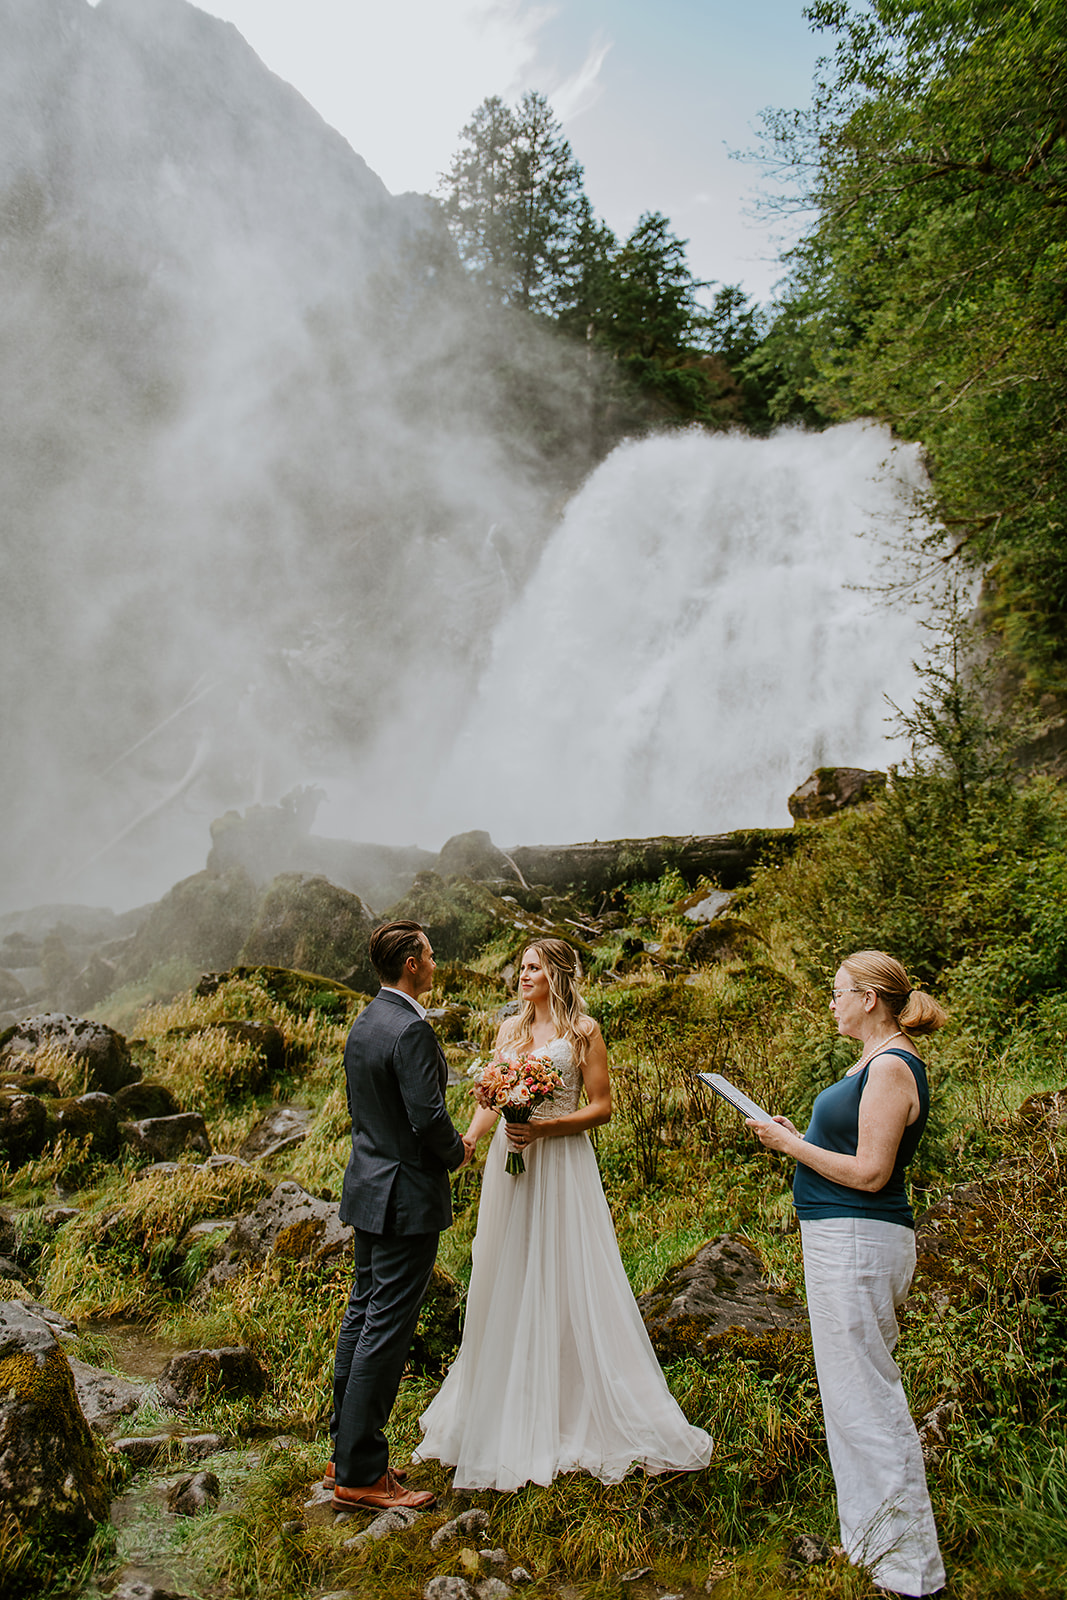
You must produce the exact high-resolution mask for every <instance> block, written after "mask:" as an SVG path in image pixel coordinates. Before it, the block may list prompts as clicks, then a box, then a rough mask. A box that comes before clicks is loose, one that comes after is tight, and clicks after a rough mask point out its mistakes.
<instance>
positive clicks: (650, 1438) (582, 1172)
mask: <svg viewBox="0 0 1067 1600" xmlns="http://www.w3.org/2000/svg"><path fill="white" fill-rule="evenodd" d="M505 1138H506V1136H505V1125H504V1123H503V1121H501V1122H500V1124H499V1125H498V1127H497V1130H496V1133H495V1134H494V1136H493V1140H492V1143H491V1145H490V1147H489V1154H488V1157H487V1159H486V1166H485V1175H484V1178H483V1181H482V1197H481V1205H480V1209H479V1214H478V1231H477V1235H476V1237H475V1240H474V1249H473V1260H472V1270H471V1283H470V1292H469V1294H468V1297H467V1309H466V1317H465V1321H464V1325H463V1340H462V1344H461V1346H460V1351H459V1355H458V1356H457V1357H456V1360H455V1361H454V1363H453V1364H452V1367H451V1368H450V1370H449V1373H448V1376H447V1377H446V1378H445V1381H444V1383H443V1385H442V1386H441V1388H440V1390H439V1391H438V1393H437V1395H436V1396H435V1398H434V1400H433V1401H432V1403H431V1404H430V1406H429V1407H428V1408H427V1410H426V1411H425V1412H424V1413H423V1416H422V1417H421V1419H420V1425H421V1427H422V1429H423V1434H424V1437H423V1440H422V1443H421V1444H420V1445H419V1448H418V1456H419V1458H421V1459H426V1458H433V1459H436V1460H439V1461H443V1462H447V1463H450V1464H452V1465H454V1466H455V1469H456V1472H455V1478H454V1484H455V1487H456V1488H457V1489H517V1488H518V1487H519V1486H520V1484H523V1483H526V1482H528V1481H532V1482H534V1483H542V1484H548V1483H551V1482H552V1479H553V1478H555V1477H556V1476H557V1475H558V1474H559V1473H562V1472H579V1471H585V1472H588V1473H591V1474H592V1475H593V1476H594V1477H596V1478H599V1479H601V1480H602V1481H603V1482H604V1483H617V1482H618V1481H619V1480H620V1479H621V1478H623V1477H625V1475H626V1473H627V1472H629V1471H630V1470H631V1469H632V1468H634V1467H640V1468H642V1469H643V1470H644V1471H645V1472H650V1473H655V1472H669V1471H672V1470H673V1471H688V1472H692V1471H696V1470H698V1469H699V1468H701V1467H706V1466H707V1464H708V1462H709V1460H710V1459H711V1450H712V1443H711V1439H710V1438H709V1436H708V1435H707V1434H706V1433H705V1432H704V1431H703V1430H702V1429H701V1428H694V1427H691V1426H690V1425H689V1423H688V1422H687V1421H686V1419H685V1417H684V1416H683V1414H682V1412H681V1410H680V1408H679V1406H678V1404H677V1402H676V1401H675V1400H674V1399H673V1397H672V1396H671V1393H670V1390H669V1389H668V1388H667V1384H666V1381H665V1379H664V1377H663V1373H662V1371H661V1369H660V1365H659V1362H658V1361H657V1359H656V1355H655V1352H654V1350H653V1349H652V1345H651V1343H650V1342H649V1338H648V1334H647V1333H646V1331H645V1325H644V1323H643V1322H642V1320H641V1314H640V1312H639V1311H638V1309H637V1304H636V1302H635V1300H634V1297H633V1293H632V1291H631V1289H630V1285H629V1282H628V1281H627V1278H626V1274H625V1272H624V1271H623V1266H622V1260H621V1258H620V1256H619V1247H618V1244H617V1243H616V1239H615V1229H614V1226H613V1224H612V1220H611V1213H610V1211H609V1210H608V1205H607V1201H606V1200H605V1198H604V1190H603V1187H602V1185H601V1182H600V1173H599V1171H598V1169H597V1164H596V1156H595V1154H594V1151H593V1148H592V1145H591V1144H590V1142H589V1138H588V1136H587V1135H586V1134H585V1133H581V1134H572V1135H566V1136H564V1137H561V1138H555V1139H539V1140H537V1141H536V1143H534V1144H532V1145H531V1146H529V1147H528V1148H527V1150H526V1151H525V1160H526V1172H525V1173H524V1174H522V1175H521V1176H519V1177H512V1176H510V1175H509V1174H508V1173H506V1172H505V1171H504V1159H505V1154H506V1150H505Z"/></svg>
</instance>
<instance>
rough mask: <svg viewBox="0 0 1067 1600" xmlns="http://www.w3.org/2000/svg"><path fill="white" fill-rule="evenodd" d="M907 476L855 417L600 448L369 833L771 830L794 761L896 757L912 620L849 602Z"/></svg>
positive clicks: (858, 592)
mask: <svg viewBox="0 0 1067 1600" xmlns="http://www.w3.org/2000/svg"><path fill="white" fill-rule="evenodd" d="M922 484H923V474H922V467H921V463H920V461H919V456H918V451H917V448H916V447H913V446H906V445H899V444H898V445H894V444H893V442H892V440H891V438H890V436H889V434H888V432H887V430H885V429H884V428H881V427H879V426H875V425H872V424H861V423H852V424H847V425H844V426H839V427H835V428H832V429H830V430H828V431H827V432H825V433H821V434H811V433H805V432H802V431H799V430H786V431H783V432H781V433H779V434H777V435H775V436H774V437H772V438H770V439H756V438H751V437H746V436H742V435H709V434H707V433H703V432H700V431H697V430H694V431H691V432H686V433H681V434H674V435H667V436H660V437H656V438H652V439H648V440H644V441H640V442H632V443H628V444H624V445H622V446H620V447H619V448H618V449H616V450H615V451H614V453H613V454H612V455H611V456H610V457H609V458H608V460H606V461H605V462H604V463H603V464H602V465H601V466H600V468H599V469H598V470H597V471H596V472H595V473H593V474H592V476H591V477H590V479H589V481H588V482H587V483H586V484H585V486H584V487H583V489H582V490H581V491H580V492H579V493H578V494H577V495H576V497H575V498H574V499H573V500H572V502H571V503H570V505H569V506H568V507H567V509H566V512H565V514H564V515H563V517H562V520H561V521H560V523H559V526H558V528H557V529H556V530H555V532H554V534H553V535H552V536H551V537H550V539H549V541H548V542H547V544H546V546H545V548H544V551H543V553H542V555H541V558H540V561H539V562H538V564H537V566H536V567H535V569H534V571H533V573H532V575H531V577H530V578H529V580H528V581H527V583H526V584H525V586H524V588H523V591H522V593H521V594H520V595H519V596H518V597H517V598H516V600H515V601H514V603H513V604H512V606H511V607H510V609H509V610H508V611H507V612H506V613H505V614H504V616H503V617H502V619H501V620H500V622H499V623H498V624H497V626H496V627H495V629H494V630H493V631H492V633H491V635H490V636H489V637H488V638H487V640H486V648H485V654H484V661H483V665H482V668H481V673H480V677H479V681H478V683H477V687H476V690H475V692H474V694H473V696H472V698H471V702H470V704H469V706H468V707H467V708H466V711H465V713H464V715H463V718H462V722H461V726H460V730H459V733H458V736H457V737H456V738H455V741H454V744H453V747H452V751H451V754H450V755H449V757H448V758H447V759H446V760H445V761H444V763H443V764H442V766H441V768H440V770H439V772H438V775H437V778H436V780H435V781H432V782H430V783H424V784H423V785H422V786H421V788H420V786H419V784H418V783H417V782H413V784H412V786H411V787H410V788H409V787H408V784H407V782H406V781H404V780H398V781H397V782H396V784H395V788H394V792H393V793H392V794H383V795H382V796H381V808H380V810H379V819H380V822H379V828H378V833H379V834H384V832H385V831H387V830H388V831H389V832H390V833H391V834H392V835H393V836H395V837H399V836H402V835H403V834H404V833H405V831H407V832H408V833H418V834H420V835H421V837H422V839H423V841H424V842H430V836H431V835H432V836H434V837H435V838H437V837H440V838H443V837H444V836H445V835H446V834H447V833H449V832H451V831H453V830H458V829H463V828H472V827H487V828H489V829H490V831H491V832H492V833H493V836H494V837H495V838H496V839H497V840H499V841H500V842H501V843H505V844H510V843H513V842H518V841H522V842H529V843H562V842H566V841H574V840H579V839H592V838H612V837H625V836H641V835H648V834H653V833H690V832H710V831H718V830H720V829H727V828H733V827H742V826H757V825H787V824H788V822H789V815H788V811H787V809H786V798H787V796H788V795H789V793H790V792H791V791H792V790H793V789H794V788H795V787H796V786H797V784H798V783H800V782H801V781H802V780H803V779H804V778H805V777H807V775H808V774H809V773H810V772H811V771H812V770H813V769H814V768H815V767H816V766H821V765H829V764H836V765H849V766H881V767H884V766H885V765H886V763H887V762H888V761H890V760H892V759H896V758H899V757H900V756H901V754H902V753H903V749H902V747H901V745H900V743H899V742H894V741H893V740H892V739H891V738H889V737H888V735H889V732H890V730H889V726H888V721H887V719H889V718H890V717H891V712H890V708H889V707H888V706H887V703H886V697H887V696H888V697H889V698H890V699H891V700H893V701H894V702H895V703H896V704H898V705H902V706H903V705H907V704H909V703H910V701H911V698H912V696H913V693H914V669H913V666H912V663H913V661H914V660H915V659H916V658H917V657H918V656H919V654H920V652H921V636H920V626H919V617H918V616H917V614H916V612H915V610H914V609H912V608H911V607H910V606H908V605H907V604H905V603H902V602H900V601H894V602H892V603H886V601H885V600H884V598H882V597H880V596H879V595H878V594H877V593H875V592H872V590H873V589H875V588H876V587H877V586H878V585H879V584H880V583H884V582H885V578H886V572H885V562H886V550H887V545H886V543H885V540H884V536H885V535H886V534H887V533H892V532H893V531H896V532H898V533H899V531H900V528H901V526H902V522H903V520H904V518H905V517H906V516H907V515H908V514H909V512H910V510H911V508H912V505H913V500H914V494H915V491H916V490H917V489H920V488H921V487H922ZM395 758H396V753H395V751H394V752H393V760H394V762H395ZM394 770H395V767H394ZM364 792H365V791H364ZM367 820H368V821H370V820H371V819H370V818H367Z"/></svg>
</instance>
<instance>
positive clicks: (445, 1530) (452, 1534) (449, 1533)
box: [430, 1506, 489, 1550]
mask: <svg viewBox="0 0 1067 1600" xmlns="http://www.w3.org/2000/svg"><path fill="white" fill-rule="evenodd" d="M488 1527H489V1513H488V1511H483V1510H482V1509H481V1507H480V1506H472V1507H471V1509H470V1510H469V1511H461V1512H460V1514H459V1516H458V1517H453V1518H452V1520H451V1522H445V1523H443V1524H442V1526H441V1527H440V1528H438V1529H437V1531H436V1533H435V1534H434V1535H433V1537H432V1538H431V1540H430V1549H431V1550H440V1548H441V1546H442V1545H443V1544H448V1543H449V1541H450V1540H452V1539H455V1538H456V1537H457V1535H459V1534H461V1533H465V1534H468V1535H470V1534H472V1533H485V1531H486V1530H487V1528H488Z"/></svg>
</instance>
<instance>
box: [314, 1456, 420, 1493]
mask: <svg viewBox="0 0 1067 1600" xmlns="http://www.w3.org/2000/svg"><path fill="white" fill-rule="evenodd" d="M390 1471H391V1472H392V1474H393V1477H394V1478H395V1479H396V1481H397V1483H406V1482H407V1476H408V1472H407V1468H406V1467H392V1468H390ZM336 1476H337V1474H336V1471H335V1469H334V1464H333V1462H332V1461H327V1463H326V1465H325V1467H324V1468H323V1473H322V1487H323V1488H324V1489H332V1488H333V1486H334V1481H335V1479H336Z"/></svg>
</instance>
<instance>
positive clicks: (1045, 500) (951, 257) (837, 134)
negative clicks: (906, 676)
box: [749, 0, 1067, 686]
mask: <svg viewBox="0 0 1067 1600" xmlns="http://www.w3.org/2000/svg"><path fill="white" fill-rule="evenodd" d="M808 15H809V17H810V18H811V20H812V21H813V23H814V24H815V26H816V27H818V28H821V29H824V30H826V31H828V32H829V33H831V34H832V35H833V36H834V40H835V54H834V59H833V61H832V63H829V64H827V65H829V69H830V70H829V72H828V74H827V77H826V79H825V80H824V81H822V82H820V83H819V84H818V85H817V87H816V92H815V98H814V103H813V106H812V109H811V111H810V112H805V113H800V112H780V113H776V114H773V115H771V116H770V117H769V118H768V134H769V138H770V154H771V157H772V159H773V160H774V161H776V162H777V163H778V164H779V167H780V170H782V171H784V172H785V174H786V175H787V176H788V178H789V180H790V182H791V183H792V186H793V189H794V191H795V194H796V201H797V203H801V204H803V205H805V206H807V207H810V208H813V209H814V211H815V213H816V220H815V222H814V224H813V225H812V227H811V228H810V229H809V231H808V233H807V236H806V238H805V239H804V240H803V241H802V243H801V244H800V246H798V248H797V250H796V251H795V252H794V256H793V279H792V284H791V287H790V291H789V295H788V298H787V300H786V303H785V305H784V307H783V308H782V309H781V311H780V314H779V317H778V319H777V321H776V323H775V328H774V330H773V331H772V335H771V336H770V338H769V340H768V343H767V346H766V347H765V348H764V349H762V350H761V351H758V352H757V353H756V355H755V356H754V357H753V358H751V362H750V366H749V371H750V372H751V373H752V374H753V375H754V376H758V377H759V378H761V379H762V381H764V382H765V383H766V384H768V385H769V389H770V401H769V405H770V410H771V414H772V416H777V417H783V416H786V415H788V414H790V412H791V411H795V410H796V409H797V408H798V407H802V406H803V405H805V404H806V405H813V406H815V407H816V408H817V409H818V410H819V411H820V412H821V413H822V415H824V416H827V417H831V418H833V417H843V416H872V415H873V416H876V417H879V418H883V419H884V420H886V421H887V422H889V423H890V424H891V425H892V426H893V428H894V429H895V430H896V431H897V433H899V434H901V435H902V436H904V437H905V438H910V439H918V440H921V441H922V443H923V445H924V447H925V449H926V452H927V457H928V462H929V466H930V469H931V473H932V477H933V485H934V492H933V500H932V505H931V507H930V508H929V509H931V510H932V511H933V512H934V513H935V514H936V515H937V516H938V517H939V518H940V519H941V521H942V522H943V524H944V526H945V527H946V528H947V529H948V531H949V534H950V536H951V538H952V541H953V545H954V548H955V552H956V553H957V554H961V555H963V556H964V557H965V558H966V559H968V560H970V561H972V562H973V563H975V564H978V565H981V566H986V567H988V566H990V565H992V568H993V577H994V579H995V586H996V596H997V598H996V604H995V607H994V609H993V611H992V616H993V618H994V620H995V621H996V623H997V625H998V626H999V627H1000V628H1001V629H1002V631H1003V632H1004V634H1005V636H1006V638H1007V640H1008V643H1009V644H1010V646H1011V648H1012V649H1013V651H1014V652H1016V654H1017V655H1018V656H1020V657H1021V658H1023V659H1024V660H1025V661H1026V662H1027V663H1028V665H1029V668H1030V671H1031V673H1032V674H1033V676H1034V678H1035V679H1036V680H1037V681H1038V682H1044V683H1046V684H1051V685H1053V686H1055V685H1056V684H1062V683H1063V682H1064V681H1065V680H1067V621H1065V619H1067V554H1065V551H1067V545H1065V543H1064V539H1063V528H1064V525H1065V521H1067V453H1065V445H1064V437H1065V430H1064V422H1065V419H1067V363H1065V356H1064V353H1065V349H1067V345H1065V342H1064V338H1063V322H1064V312H1065V308H1067V208H1065V205H1064V201H1065V199H1067V122H1065V120H1064V116H1063V105H1064V94H1065V90H1067V6H1065V4H1064V0H1043V3H1041V4H1038V5H1034V4H1032V3H1030V0H1006V3H1003V4H999V3H998V4H992V3H990V0H873V3H872V4H870V5H864V6H855V7H853V6H850V5H848V4H846V3H843V0H817V3H815V4H812V5H811V6H810V7H809V8H808Z"/></svg>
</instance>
